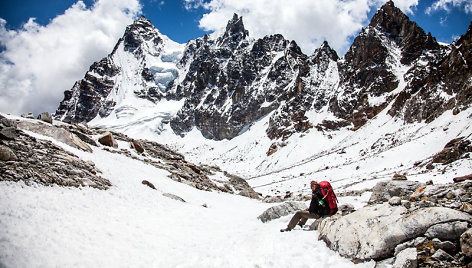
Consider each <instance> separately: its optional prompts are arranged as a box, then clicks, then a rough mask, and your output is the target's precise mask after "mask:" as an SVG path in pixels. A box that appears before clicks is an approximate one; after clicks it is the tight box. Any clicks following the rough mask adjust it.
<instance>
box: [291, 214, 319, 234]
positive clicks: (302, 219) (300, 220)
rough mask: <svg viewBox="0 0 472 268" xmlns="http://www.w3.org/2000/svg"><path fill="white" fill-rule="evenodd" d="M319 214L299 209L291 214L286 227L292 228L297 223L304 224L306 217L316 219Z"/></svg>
mask: <svg viewBox="0 0 472 268" xmlns="http://www.w3.org/2000/svg"><path fill="white" fill-rule="evenodd" d="M319 217H320V216H319V215H318V214H316V213H310V212H309V211H308V210H300V211H297V213H295V215H293V217H292V219H291V220H290V222H289V223H288V226H287V227H288V229H290V230H291V229H293V228H295V226H297V223H298V224H299V225H300V226H303V225H305V223H306V221H307V220H308V219H318V218H319Z"/></svg>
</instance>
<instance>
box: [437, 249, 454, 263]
mask: <svg viewBox="0 0 472 268" xmlns="http://www.w3.org/2000/svg"><path fill="white" fill-rule="evenodd" d="M431 258H432V259H433V260H438V261H450V260H453V259H454V257H452V256H451V255H450V254H448V253H447V252H446V251H444V250H442V249H438V250H436V252H435V253H434V254H433V256H431Z"/></svg>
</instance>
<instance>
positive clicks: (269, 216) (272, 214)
mask: <svg viewBox="0 0 472 268" xmlns="http://www.w3.org/2000/svg"><path fill="white" fill-rule="evenodd" d="M306 209H308V206H307V205H306V204H305V203H302V202H285V203H283V204H280V205H277V206H274V207H271V208H269V209H267V210H266V211H264V212H263V213H262V214H261V215H259V217H257V218H258V219H259V220H261V221H262V222H268V221H270V220H274V219H278V218H280V217H283V216H287V215H289V214H292V213H295V212H297V211H299V210H306Z"/></svg>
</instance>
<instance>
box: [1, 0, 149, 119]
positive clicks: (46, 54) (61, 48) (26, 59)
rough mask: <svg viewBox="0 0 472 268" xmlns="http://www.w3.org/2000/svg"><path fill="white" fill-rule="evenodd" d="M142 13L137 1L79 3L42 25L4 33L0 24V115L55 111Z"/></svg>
mask: <svg viewBox="0 0 472 268" xmlns="http://www.w3.org/2000/svg"><path fill="white" fill-rule="evenodd" d="M140 11H141V5H140V4H139V1H138V0H98V1H96V2H95V3H94V4H93V6H91V7H90V8H87V7H86V5H85V4H84V3H83V2H82V1H78V2H77V3H75V4H74V5H72V6H71V7H70V8H69V9H67V10H66V11H65V13H64V14H62V15H59V16H57V17H56V18H54V19H53V20H52V21H51V22H50V23H49V24H48V25H46V26H41V25H39V24H38V23H36V22H35V20H34V18H31V19H30V20H29V21H28V22H27V23H26V24H25V25H24V26H23V27H22V28H21V29H19V30H9V29H7V28H6V21H5V20H3V19H0V46H1V48H2V50H3V51H2V52H1V53H0V111H1V112H5V113H12V114H21V113H25V112H33V113H35V114H38V113H39V112H43V111H49V112H54V111H55V109H56V108H57V106H58V104H59V102H60V101H61V100H62V98H63V92H64V90H66V89H70V88H71V87H72V86H73V84H72V83H73V81H76V80H79V79H81V78H83V75H84V73H85V72H86V71H87V69H88V66H90V64H91V63H92V62H94V61H97V60H100V59H101V58H102V57H103V56H104V55H106V54H107V53H109V52H110V51H111V50H112V49H113V46H114V45H115V43H116V42H117V40H118V38H119V37H121V36H122V35H123V32H124V29H125V27H126V25H128V24H130V23H131V22H132V21H133V19H134V18H136V16H137V14H138V13H139V12H140Z"/></svg>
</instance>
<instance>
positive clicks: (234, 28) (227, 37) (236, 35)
mask: <svg viewBox="0 0 472 268" xmlns="http://www.w3.org/2000/svg"><path fill="white" fill-rule="evenodd" d="M248 36H249V31H248V30H246V29H245V28H244V23H243V17H240V16H238V14H236V13H235V14H234V15H233V18H232V19H231V20H229V21H228V24H227V25H226V30H225V32H224V33H223V35H222V36H221V37H220V38H219V39H218V44H220V45H229V46H231V48H233V49H234V48H236V46H237V45H238V44H239V42H241V41H242V40H244V39H246V38H247V37H248Z"/></svg>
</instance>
